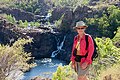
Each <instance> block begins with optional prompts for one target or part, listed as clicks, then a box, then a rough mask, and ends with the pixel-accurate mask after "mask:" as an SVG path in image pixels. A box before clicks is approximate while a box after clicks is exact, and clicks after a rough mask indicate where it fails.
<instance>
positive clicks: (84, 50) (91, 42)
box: [71, 34, 94, 64]
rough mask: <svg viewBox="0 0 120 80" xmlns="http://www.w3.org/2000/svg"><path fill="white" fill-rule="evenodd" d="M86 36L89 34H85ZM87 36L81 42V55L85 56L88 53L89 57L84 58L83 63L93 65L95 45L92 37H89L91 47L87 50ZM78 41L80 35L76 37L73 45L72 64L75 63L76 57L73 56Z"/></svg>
mask: <svg viewBox="0 0 120 80" xmlns="http://www.w3.org/2000/svg"><path fill="white" fill-rule="evenodd" d="M85 35H88V34H85ZM85 35H83V37H82V38H81V40H80V55H83V56H84V55H85V54H86V53H87V52H88V56H87V58H82V59H81V63H84V62H87V63H88V64H92V59H91V57H92V55H93V52H94V43H93V40H92V37H91V36H90V35H88V42H89V45H88V49H87V50H86V49H85V48H86V40H85ZM77 41H78V35H77V36H75V37H74V43H73V48H72V55H71V61H72V62H75V60H74V59H75V57H74V56H73V51H74V49H75V46H76V44H77Z"/></svg>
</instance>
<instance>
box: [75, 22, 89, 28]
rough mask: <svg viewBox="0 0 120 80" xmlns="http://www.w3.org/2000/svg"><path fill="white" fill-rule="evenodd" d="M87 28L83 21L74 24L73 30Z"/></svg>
mask: <svg viewBox="0 0 120 80" xmlns="http://www.w3.org/2000/svg"><path fill="white" fill-rule="evenodd" d="M83 26H84V27H88V26H87V25H86V24H85V23H84V22H83V21H79V22H76V26H75V27H73V29H76V28H78V27H83Z"/></svg>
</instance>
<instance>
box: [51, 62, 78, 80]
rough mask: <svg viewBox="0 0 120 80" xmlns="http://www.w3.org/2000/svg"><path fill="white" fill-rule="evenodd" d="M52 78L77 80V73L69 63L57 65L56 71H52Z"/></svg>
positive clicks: (56, 79)
mask: <svg viewBox="0 0 120 80" xmlns="http://www.w3.org/2000/svg"><path fill="white" fill-rule="evenodd" d="M70 64H71V63H70ZM52 80H77V74H76V73H75V71H74V70H73V69H72V68H71V66H70V65H66V66H58V68H57V71H56V72H55V73H53V78H52Z"/></svg>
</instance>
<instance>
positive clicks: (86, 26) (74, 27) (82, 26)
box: [73, 25, 88, 29]
mask: <svg viewBox="0 0 120 80" xmlns="http://www.w3.org/2000/svg"><path fill="white" fill-rule="evenodd" d="M78 27H83V26H75V27H73V29H76V28H78ZM84 27H86V28H87V27H88V26H86V25H85V26H84Z"/></svg>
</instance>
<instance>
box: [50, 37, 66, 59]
mask: <svg viewBox="0 0 120 80" xmlns="http://www.w3.org/2000/svg"><path fill="white" fill-rule="evenodd" d="M65 38H66V36H64V38H63V41H62V42H61V43H60V45H59V40H57V41H58V42H57V50H55V51H53V52H52V55H51V57H55V56H56V55H57V54H58V53H59V52H60V50H62V47H63V45H64V41H65Z"/></svg>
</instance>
